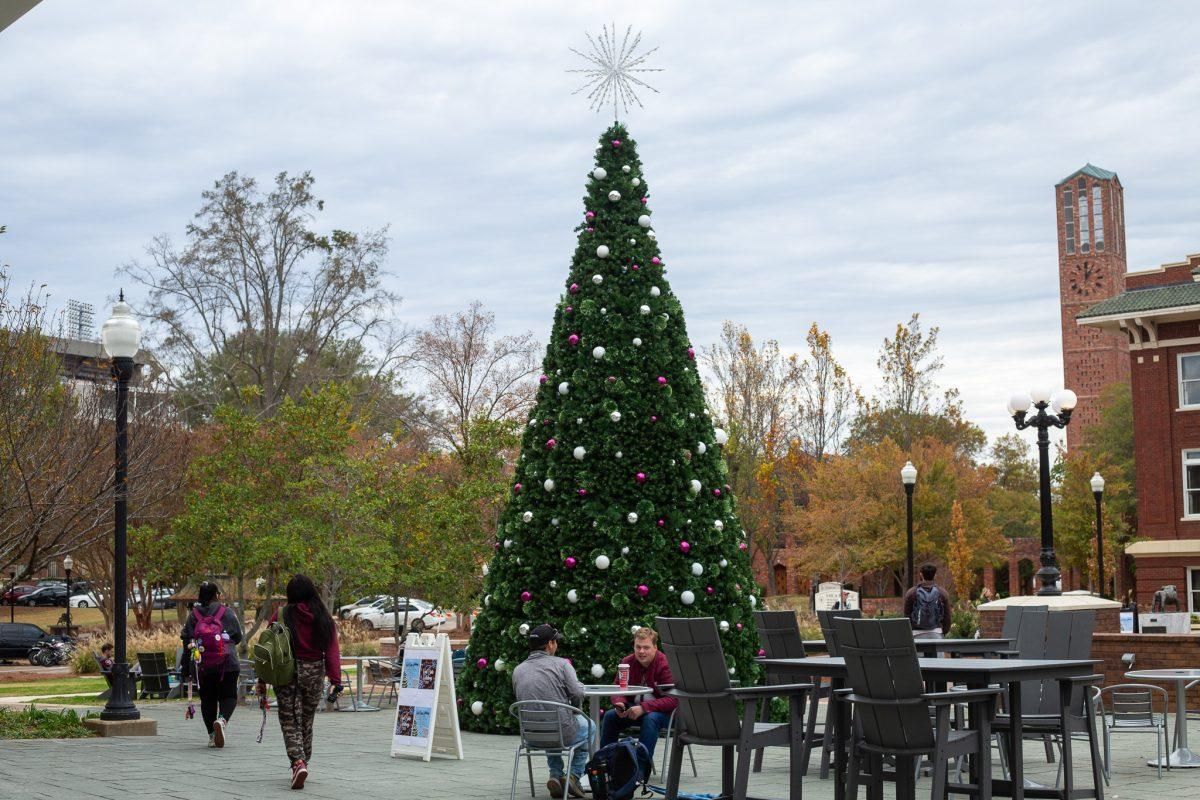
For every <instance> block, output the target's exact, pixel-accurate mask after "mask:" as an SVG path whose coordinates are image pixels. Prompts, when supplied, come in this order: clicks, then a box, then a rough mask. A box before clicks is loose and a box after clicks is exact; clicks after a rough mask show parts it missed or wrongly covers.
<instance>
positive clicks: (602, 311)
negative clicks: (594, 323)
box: [600, 306, 608, 314]
mask: <svg viewBox="0 0 1200 800" xmlns="http://www.w3.org/2000/svg"><path fill="white" fill-rule="evenodd" d="M600 313H601V314H607V313H608V309H607V308H604V307H603V306H602V307H601V308H600Z"/></svg>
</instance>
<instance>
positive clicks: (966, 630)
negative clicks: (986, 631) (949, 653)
mask: <svg viewBox="0 0 1200 800" xmlns="http://www.w3.org/2000/svg"><path fill="white" fill-rule="evenodd" d="M977 630H979V612H978V611H976V610H975V607H974V606H973V605H971V604H970V603H963V604H961V605H959V606H957V607H956V608H955V609H954V612H953V613H952V614H951V615H950V637H951V638H952V639H970V638H972V637H974V636H975V631H977Z"/></svg>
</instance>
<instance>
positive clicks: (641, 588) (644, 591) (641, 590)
mask: <svg viewBox="0 0 1200 800" xmlns="http://www.w3.org/2000/svg"><path fill="white" fill-rule="evenodd" d="M637 593H638V594H639V595H641V596H642V597H645V596H646V595H648V594H650V587H649V586H647V585H646V584H644V583H640V584H638V587H637Z"/></svg>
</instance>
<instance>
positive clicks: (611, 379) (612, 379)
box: [604, 375, 617, 383]
mask: <svg viewBox="0 0 1200 800" xmlns="http://www.w3.org/2000/svg"><path fill="white" fill-rule="evenodd" d="M604 380H606V381H608V382H609V383H616V382H617V376H616V375H609V376H608V377H607V378H605V379H604Z"/></svg>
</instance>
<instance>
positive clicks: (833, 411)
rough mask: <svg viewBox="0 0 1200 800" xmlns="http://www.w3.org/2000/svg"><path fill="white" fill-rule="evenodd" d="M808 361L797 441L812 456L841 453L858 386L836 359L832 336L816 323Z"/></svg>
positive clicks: (804, 367) (802, 383)
mask: <svg viewBox="0 0 1200 800" xmlns="http://www.w3.org/2000/svg"><path fill="white" fill-rule="evenodd" d="M807 341H808V358H807V359H806V360H805V361H804V363H803V364H802V365H801V367H800V380H799V383H800V411H799V419H798V420H797V423H796V438H797V439H798V440H799V444H800V449H801V450H803V451H804V452H805V453H806V454H808V456H809V457H811V458H815V459H821V458H824V457H825V456H826V455H828V454H830V453H832V452H834V451H835V450H837V448H838V446H839V445H840V444H841V441H842V433H843V431H844V430H845V428H846V427H847V426H848V425H849V423H850V419H851V417H852V416H853V415H854V411H855V406H854V402H855V393H854V384H853V383H851V381H850V377H849V376H848V375H847V374H846V370H845V369H844V368H843V367H842V365H841V364H839V363H838V361H837V359H836V358H834V356H833V340H832V338H831V337H830V336H829V333H828V332H826V331H823V330H821V329H820V328H818V327H817V323H815V322H814V323H813V324H812V326H811V327H810V328H809V329H808V337H807Z"/></svg>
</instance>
